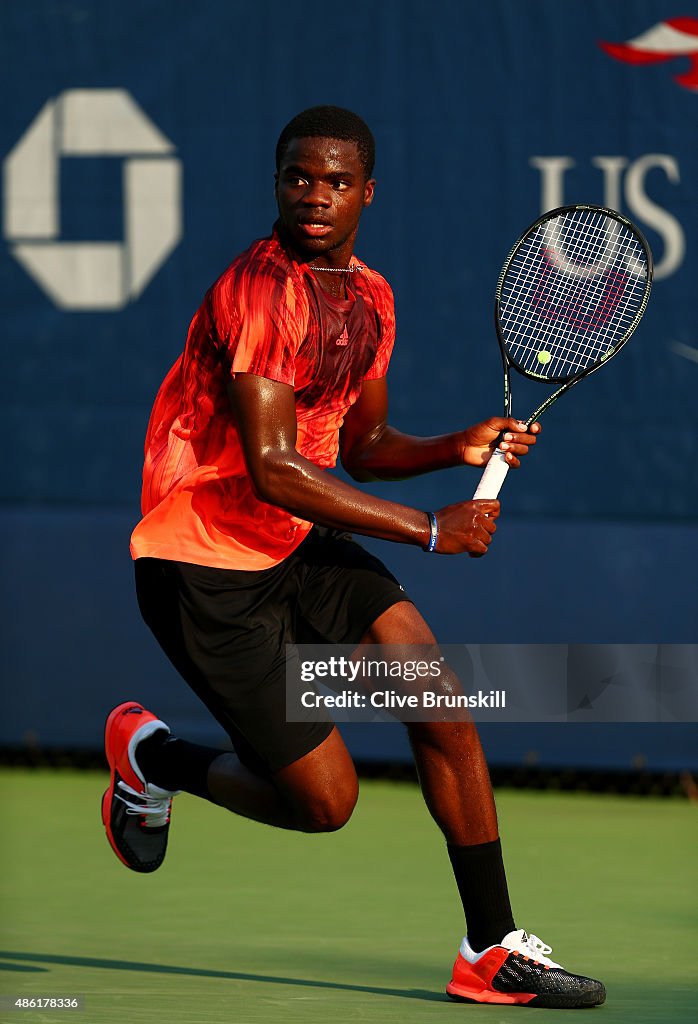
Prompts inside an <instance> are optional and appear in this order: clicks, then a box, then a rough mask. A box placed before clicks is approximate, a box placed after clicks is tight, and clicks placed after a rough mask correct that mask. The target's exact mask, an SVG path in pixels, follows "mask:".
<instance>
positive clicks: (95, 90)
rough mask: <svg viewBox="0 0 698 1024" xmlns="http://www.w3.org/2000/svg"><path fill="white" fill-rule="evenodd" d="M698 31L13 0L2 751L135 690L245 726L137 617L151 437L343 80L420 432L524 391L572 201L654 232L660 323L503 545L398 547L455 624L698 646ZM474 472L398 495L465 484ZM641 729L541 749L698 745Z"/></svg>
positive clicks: (469, 637) (602, 21) (9, 28)
mask: <svg viewBox="0 0 698 1024" xmlns="http://www.w3.org/2000/svg"><path fill="white" fill-rule="evenodd" d="M689 6H690V5H689ZM679 15H681V17H679ZM604 44H623V45H616V46H615V47H613V46H610V47H606V46H604ZM697 54H698V10H693V12H691V11H690V10H689V11H687V10H686V7H685V5H684V7H683V8H682V10H680V11H677V10H676V9H675V7H674V6H672V4H671V3H670V2H669V0H666V2H664V0H662V2H660V0H628V2H626V3H623V4H607V3H603V2H600V0H594V2H591V0H566V2H565V3H559V2H558V0H538V2H536V3H521V2H519V0H490V2H489V3H487V4H482V3H479V2H476V0H435V2H434V3H432V4H430V5H428V6H425V5H423V4H421V3H417V2H416V0H381V2H379V3H375V2H368V0H356V2H355V3H353V4H352V5H351V9H350V10H349V11H348V12H347V11H346V10H342V11H341V12H340V11H338V10H337V11H335V10H334V9H333V8H332V6H331V5H330V6H329V7H328V6H323V7H321V8H318V9H317V10H315V11H314V13H313V16H312V18H311V17H310V16H308V15H306V14H301V13H299V11H298V10H297V9H295V8H292V7H289V6H288V5H287V4H284V3H282V2H280V0H278V2H277V0H260V2H258V3H256V4H248V3H244V2H238V0H227V2H222V0H220V2H219V0H202V2H201V3H198V4H196V5H194V4H186V3H173V2H171V0H150V2H148V0H146V2H145V3H143V2H140V0H139V2H132V0H123V2H122V3H120V4H118V5H107V4H101V3H85V2H84V0H76V2H70V0H63V2H56V0H53V2H49V0H44V2H42V0H30V2H28V3H25V4H4V5H2V7H0V55H1V56H2V60H0V86H1V89H2V95H3V98H4V102H3V114H2V121H1V123H0V155H1V157H2V160H3V184H2V203H3V210H2V215H3V241H2V245H1V246H0V296H1V301H2V308H3V313H4V317H3V320H4V327H3V335H2V346H3V355H4V359H3V370H4V372H3V374H2V378H1V380H0V389H1V393H2V402H3V412H4V421H5V436H6V439H7V440H6V444H5V446H4V458H3V473H2V475H1V477H0V523H1V526H2V530H1V537H2V545H3V563H4V572H3V575H2V595H1V598H2V609H3V617H2V621H3V625H4V628H5V637H4V641H3V646H4V652H5V657H4V658H3V662H4V668H3V673H4V675H5V676H6V682H7V687H6V689H7V697H6V700H5V709H6V714H5V716H3V722H2V725H1V726H0V742H2V743H23V742H26V741H27V740H32V739H38V741H39V742H43V743H64V744H78V745H83V746H95V745H96V744H97V743H98V742H99V734H100V730H101V722H102V717H103V713H104V712H105V710H106V709H108V707H109V705H110V703H111V702H113V701H116V700H119V699H122V698H124V697H128V696H131V695H134V694H135V695H137V696H139V697H141V698H143V699H145V700H153V701H155V702H156V703H157V706H158V710H159V711H160V713H162V714H163V716H167V715H169V716H170V717H171V718H173V720H174V723H175V725H176V726H177V727H178V728H182V729H184V730H189V731H190V732H192V734H194V733H195V734H196V735H198V736H199V738H204V737H208V738H214V737H217V736H218V732H217V730H216V728H215V726H213V727H212V726H211V724H210V722H209V721H208V719H207V718H206V717H205V716H204V715H202V714H201V713H200V712H199V710H198V708H197V707H196V704H195V703H194V701H193V698H190V697H189V695H188V694H187V692H186V691H185V689H184V687H183V685H182V684H180V683H179V682H178V680H177V679H176V677H175V676H174V674H173V673H172V672H171V671H170V669H169V668H168V667H167V665H166V664H165V662H164V659H163V658H162V657H161V656H160V654H159V652H158V650H157V649H156V648H155V646H154V643H153V642H151V640H150V638H149V636H148V634H147V632H146V630H145V627H143V626H142V625H141V623H140V621H139V619H138V615H137V611H136V608H135V601H134V598H133V595H132V585H131V566H130V563H129V556H128V537H129V533H130V529H131V527H132V525H133V523H134V522H135V521H136V519H137V516H138V500H139V482H140V481H139V476H140V464H141V457H142V442H143V435H144V431H145V427H146V423H147V417H148V414H149V410H150V406H151V403H152V399H153V396H154V393H155V391H156V389H157V387H158V384H159V382H160V380H161V378H162V377H163V375H164V373H165V372H166V371H167V369H168V368H169V366H170V364H171V363H172V362H173V361H174V359H175V358H176V356H177V355H178V353H179V351H180V350H181V346H182V344H183V340H184V336H185V332H186V327H187V324H188V321H189V318H190V317H191V315H192V314H193V312H194V310H195V309H196V306H197V304H198V302H199V300H200V298H201V296H202V294H203V292H204V291H205V289H206V287H207V286H208V284H209V283H210V282H211V281H212V280H213V278H214V277H215V276H217V274H218V273H219V272H220V271H221V270H222V269H223V268H224V267H225V266H226V264H227V263H228V262H229V261H230V259H231V258H232V257H233V256H234V255H236V253H237V252H238V251H240V250H241V249H242V248H244V247H246V246H247V245H248V244H249V242H250V241H251V240H252V239H253V238H255V237H259V236H261V235H264V234H266V233H268V230H269V228H270V226H271V223H272V221H273V219H274V215H275V210H274V201H273V150H274V144H275V141H276V137H277V135H278V133H279V131H280V129H281V128H282V127H283V125H284V124H285V123H286V121H287V120H288V119H289V118H290V117H291V116H293V114H295V113H296V112H297V111H298V110H300V109H302V108H304V107H306V106H310V105H313V104H316V103H326V102H330V103H337V104H340V105H344V106H349V107H351V108H353V109H355V110H356V111H357V112H359V113H360V114H362V115H363V116H364V117H365V118H366V120H367V121H368V122H369V123H370V125H371V127H372V128H373V130H374V133H375V135H376V139H377V145H378V163H377V167H376V177H377V179H378V189H377V197H376V201H375V203H374V205H373V207H372V208H371V209H370V210H369V211H368V212H367V214H366V216H365V218H364V222H363V225H362V230H361V235H360V245H359V247H358V252H359V254H360V256H361V257H362V258H363V259H365V260H366V261H367V262H368V263H369V264H370V265H372V266H374V267H376V268H377V269H379V270H380V271H381V272H383V273H384V274H385V275H386V277H387V278H388V279H389V280H390V281H391V283H392V285H393V287H394V291H395V295H396V302H397V312H398V345H397V348H396V353H395V357H394V361H393V365H392V367H391V373H390V387H391V401H392V417H393V421H394V422H395V424H396V425H397V426H399V427H401V428H403V429H405V430H408V431H411V432H415V433H420V432H422V433H437V432H441V431H444V430H448V429H452V428H455V427H458V426H460V425H462V424H465V423H467V422H473V421H475V420H476V419H479V418H482V417H484V416H487V415H491V414H493V413H498V412H499V408H500V402H501V385H500V381H501V372H500V368H499V356H498V352H497V347H496V344H495V341H494V336H493V328H492V324H491V316H492V314H491V306H492V295H493V290H494V284H495V281H496V277H497V274H498V271H499V268H500V266H501V262H502V260H503V258H504V256H505V254H506V252H507V251H508V248H509V246H510V245H511V243H512V242H513V241H514V239H515V238H516V236H517V235H518V234H519V233H520V231H521V230H522V229H523V227H524V226H525V225H526V224H527V223H529V222H530V221H532V220H533V219H535V217H536V216H537V215H538V214H539V213H540V212H541V211H542V210H543V209H548V208H551V207H553V206H556V205H560V204H561V203H563V202H573V201H590V202H601V203H606V204H608V205H611V206H614V207H616V208H618V209H621V210H622V211H624V212H625V213H627V214H629V215H630V216H631V217H632V218H634V219H635V220H636V221H637V222H638V223H639V225H640V226H641V228H642V229H643V230H644V231H645V232H646V234H647V237H648V239H649V241H650V244H651V246H652V248H653V250H654V253H655V262H656V283H655V287H654V293H653V295H652V299H651V302H650V306H649V309H648V312H647V314H646V317H645V320H644V321H643V323H642V325H641V327H640V329H639V330H638V332H637V335H636V337H635V338H634V339H633V340H632V342H631V344H630V345H629V346H628V348H627V350H626V351H625V352H624V353H623V355H622V356H621V357H619V359H618V360H617V361H615V362H614V363H612V364H610V365H609V367H608V368H607V369H606V370H604V372H603V373H602V374H599V375H598V376H597V377H594V378H592V379H591V380H590V381H589V382H588V386H587V385H586V384H585V385H583V386H582V387H580V388H579V389H578V390H577V392H576V393H575V392H573V393H572V394H571V395H570V396H569V397H568V398H567V399H565V401H564V402H561V403H560V404H559V406H557V407H556V408H555V409H554V410H553V411H552V412H551V413H550V415H549V417H548V419H547V421H546V422H545V434H544V438H543V439H542V441H541V444H540V448H539V450H538V451H537V452H536V454H535V456H534V457H532V458H530V459H529V460H528V464H527V465H526V466H525V468H524V469H522V470H521V472H520V473H519V474H517V475H516V477H515V478H513V477H512V478H511V479H510V480H508V481H507V485H506V491H505V493H504V494H503V496H502V497H503V518H502V521H501V527H500V530H499V532H498V535H497V540H496V544H495V546H494V547H493V549H492V550H491V552H490V553H489V554H488V556H487V558H486V559H483V560H480V561H472V560H469V559H427V558H426V556H424V555H423V554H422V553H421V552H416V551H413V550H407V549H402V548H400V547H398V546H396V545H382V544H376V545H375V547H376V550H378V551H379V552H380V554H381V555H382V556H383V557H384V558H385V559H386V561H387V562H388V563H389V564H390V565H391V567H392V568H393V569H394V571H396V573H397V574H398V575H399V576H400V577H401V579H402V580H403V582H404V583H405V585H406V587H407V588H408V590H409V591H410V592H411V593H412V594H413V596H414V597H415V598H416V600H417V602H418V604H419V605H420V607H421V608H422V610H423V611H424V613H425V615H426V617H427V619H428V620H429V621H430V622H431V624H432V625H433V627H434V629H435V632H436V633H437V634H438V635H439V637H440V638H441V639H443V640H444V641H448V642H452V643H458V642H469V643H474V642H477V643H494V642H507V641H509V642H517V643H524V642H538V643H546V642H551V643H552V642H555V643H560V642H575V643H585V642H596V643H601V642H609V643H615V642H624V643H633V642H638V643H639V642H643V643H647V642H658V643H691V642H694V641H695V640H696V627H695V624H696V622H697V621H698V588H696V583H695V566H696V554H697V552H698V544H697V542H696V538H697V536H698V531H697V530H696V499H697V497H698V495H697V493H696V492H697V487H696V473H695V462H696V429H695V399H694V392H695V385H696V378H697V376H698V335H697V334H696V318H695V314H694V305H695V302H694V299H695V290H696V284H697V283H698V273H697V271H698V256H697V254H696V237H697V228H698V204H697V203H696V183H697V181H698V149H697V147H696V122H697V120H698V117H697V115H698V75H697V74H696V72H695V70H694V68H695V65H696V61H697V60H698V57H697ZM517 397H518V398H520V402H521V411H522V412H525V411H527V409H528V407H529V406H530V405H531V404H532V402H533V401H534V399H533V398H532V396H531V393H530V391H527V386H523V387H517V388H516V391H515V398H517ZM537 400H538V399H537V398H536V399H535V401H537ZM473 484H474V479H473V474H472V472H468V471H466V470H463V471H450V472H448V473H443V474H438V475H434V476H432V477H429V478H421V479H418V480H416V481H412V482H406V483H402V484H399V485H391V486H390V487H389V488H388V487H381V488H378V490H379V491H380V493H384V494H385V495H391V496H394V497H395V498H396V499H397V500H399V501H402V502H406V503H411V504H414V505H416V506H418V507H421V508H435V507H439V506H441V505H444V504H446V503H448V502H450V501H454V500H457V499H458V498H460V497H462V496H463V495H470V494H471V493H472V489H473ZM529 728H530V727H528V726H522V727H521V730H522V732H521V733H519V734H518V740H516V739H513V738H512V734H507V736H506V737H505V736H504V734H503V733H502V732H501V730H500V731H499V732H498V731H497V729H496V728H494V729H492V728H490V729H489V730H488V733H487V737H486V738H487V743H488V746H489V748H490V752H491V756H492V757H493V759H494V760H497V759H500V760H501V759H507V758H511V757H512V756H513V757H514V758H517V757H519V755H520V756H522V757H523V756H524V753H525V749H526V748H527V744H528V737H527V734H525V733H524V732H523V730H526V729H529ZM623 728H624V729H625V731H624V732H623V736H624V737H626V738H627V739H628V744H629V746H628V747H627V749H626V746H625V745H623V743H624V742H625V741H623V743H621V742H620V740H619V732H618V729H617V728H616V729H610V728H605V731H604V730H602V733H601V734H600V735H601V737H602V738H601V739H595V740H594V742H593V743H592V744H590V743H589V742H588V735H587V736H586V737H584V736H580V738H579V739H578V740H576V739H575V740H574V741H573V733H572V732H571V731H570V732H567V733H565V727H559V728H558V729H557V730H556V731H555V732H554V734H553V733H551V732H550V731H548V733H547V736H548V737H549V738H548V739H545V738H544V739H543V740H541V742H540V743H538V749H539V755H540V756H539V761H542V762H543V763H544V762H545V761H546V758H547V759H548V760H549V761H551V762H554V761H557V762H561V761H563V760H565V758H567V759H568V760H569V759H570V758H571V759H572V760H573V761H575V762H576V763H583V762H585V761H588V759H589V757H590V756H591V755H590V754H589V750H590V749H591V748H593V749H594V759H595V761H596V763H600V762H603V763H608V764H611V763H614V764H618V763H622V764H623V765H628V764H630V763H631V762H632V758H633V757H634V756H636V755H637V754H638V752H640V753H642V751H648V750H649V749H650V747H651V749H652V755H651V761H652V763H653V764H656V765H662V764H669V763H670V762H671V763H672V764H673V765H674V766H675V767H676V766H681V765H683V766H688V764H689V762H690V761H691V756H693V762H694V763H695V760H696V758H695V737H694V735H693V734H692V733H690V732H687V731H685V730H684V731H683V732H682V733H681V736H682V737H683V739H682V741H681V742H682V743H683V746H681V745H680V744H679V743H678V741H677V736H678V735H679V733H678V732H677V731H676V730H677V729H682V728H683V727H681V726H675V727H671V729H669V727H661V728H659V727H657V728H655V729H654V730H653V731H652V732H651V734H650V733H647V732H645V733H643V734H642V735H643V736H644V737H645V738H644V739H642V738H641V737H640V734H638V733H637V732H632V730H630V727H629V726H625V727H623ZM561 731H562V733H561ZM561 734H564V736H565V739H564V741H563V742H560V736H561ZM529 735H530V734H529ZM553 735H554V737H555V738H553V739H551V738H550V737H553ZM576 735H577V734H576V733H574V736H576ZM356 742H357V743H359V741H358V740H357V741H356ZM360 744H361V750H362V752H363V753H364V754H365V753H366V752H367V750H368V749H369V748H372V747H375V746H376V745H377V744H376V743H375V741H374V740H372V738H371V737H370V736H369V737H368V739H366V740H364V739H361V740H360ZM366 744H368V746H366ZM380 746H381V747H382V748H383V749H386V748H385V743H384V741H383V739H382V738H381V740H380ZM519 747H520V748H521V750H520V751H519ZM390 749H393V748H392V747H391V748H390ZM394 749H395V750H396V751H402V752H403V753H404V749H405V748H404V745H403V744H402V740H401V739H396V741H395V748H394ZM677 750H678V751H681V752H680V753H679V754H678V755H677ZM512 751H519V752H518V753H515V754H512ZM691 751H693V755H691V753H690V752H691ZM672 759H673V760H672Z"/></svg>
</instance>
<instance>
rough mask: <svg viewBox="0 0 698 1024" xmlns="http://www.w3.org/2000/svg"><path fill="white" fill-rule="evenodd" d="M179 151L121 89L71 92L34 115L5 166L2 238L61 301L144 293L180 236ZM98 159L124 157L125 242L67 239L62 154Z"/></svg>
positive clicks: (94, 302)
mask: <svg viewBox="0 0 698 1024" xmlns="http://www.w3.org/2000/svg"><path fill="white" fill-rule="evenodd" d="M174 153H175V148H174V146H173V145H172V143H171V142H170V141H169V139H167V138H166V137H165V136H164V135H163V134H162V132H160V131H159V130H158V129H157V128H156V127H155V125H154V124H153V123H152V121H151V120H150V119H149V118H148V117H147V115H146V114H145V113H144V112H143V111H142V110H141V108H140V107H139V106H138V104H137V103H136V102H135V101H134V100H133V98H132V96H131V95H130V94H129V93H128V92H126V91H125V90H123V89H69V90H67V91H65V92H63V93H61V94H60V96H58V97H56V98H55V99H51V100H49V101H48V102H47V103H46V105H45V106H44V107H43V109H42V110H41V111H40V112H39V114H38V115H37V116H36V118H35V119H34V120H33V121H32V123H31V124H30V125H29V127H28V128H27V130H26V132H25V133H24V135H23V136H22V137H21V139H20V140H19V142H18V143H17V144H16V146H15V147H14V149H13V150H12V151H11V152H10V154H9V155H8V156H7V158H6V159H5V163H4V168H3V171H4V190H3V203H4V235H5V238H6V239H7V240H8V242H9V243H10V245H9V249H10V252H11V254H12V255H13V256H14V258H15V259H16V260H17V262H18V263H20V264H21V266H22V267H24V269H25V270H26V271H27V273H28V274H29V275H30V276H31V277H32V278H33V279H34V280H35V281H36V283H37V284H38V285H39V286H40V287H41V288H42V289H43V291H44V292H45V293H46V295H48V296H49V298H50V299H52V301H53V302H54V303H55V304H56V306H58V307H59V308H61V309H75V310H117V309H122V308H123V307H124V306H125V305H126V304H127V303H129V302H132V301H133V300H134V299H137V298H138V297H139V296H140V294H141V293H142V291H143V289H144V288H145V286H146V285H147V284H148V282H149V281H150V280H151V278H152V277H153V276H154V274H155V273H156V272H157V270H158V269H159V267H161V266H162V264H163V263H164V261H165V260H166V259H167V257H168V256H169V255H170V253H171V252H172V250H173V249H174V248H175V246H176V245H177V243H178V242H179V240H180V238H181V234H182V201H181V162H180V161H179V160H178V159H177V157H176V156H174V155H173V154H174ZM96 156H100V157H103V156H109V157H122V158H123V160H122V165H121V177H122V183H123V241H116V242H115V241H108V242H106V241H105V242H99V241H89V242H72V241H66V240H61V225H60V208H61V203H60V166H61V159H62V158H65V157H96Z"/></svg>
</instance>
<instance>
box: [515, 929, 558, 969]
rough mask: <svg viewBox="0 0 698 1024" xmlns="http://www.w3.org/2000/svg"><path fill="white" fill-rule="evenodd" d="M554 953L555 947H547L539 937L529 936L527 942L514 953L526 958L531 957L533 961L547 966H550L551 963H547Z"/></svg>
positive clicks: (521, 944) (522, 943) (520, 945)
mask: <svg viewBox="0 0 698 1024" xmlns="http://www.w3.org/2000/svg"><path fill="white" fill-rule="evenodd" d="M552 951H553V947H552V946H547V945H546V944H545V942H543V940H542V939H539V938H538V936H537V935H528V936H527V938H526V941H525V942H521V943H520V944H519V945H518V946H517V947H516V949H515V950H514V951H513V952H515V953H523V955H524V956H530V957H531V958H532V959H533V960H538V961H539V962H540V963H543V964H544V965H545V966H549V964H550V961H548V964H546V963H545V962H546V960H547V959H548V957H549V956H550V954H551V953H552Z"/></svg>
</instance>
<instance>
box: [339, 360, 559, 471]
mask: <svg viewBox="0 0 698 1024" xmlns="http://www.w3.org/2000/svg"><path fill="white" fill-rule="evenodd" d="M539 431H540V425H539V424H537V423H535V424H533V425H532V426H531V428H530V430H527V429H526V426H525V424H523V423H520V422H519V421H518V420H515V419H511V418H505V417H503V416H493V417H492V418H491V419H489V420H485V422H483V423H477V424H475V425H474V426H472V427H468V428H467V429H466V430H459V431H456V432H455V433H452V434H442V435H440V436H438V437H413V436H412V435H410V434H403V433H401V431H399V430H396V429H395V428H394V427H391V426H390V424H389V423H388V388H387V383H386V379H385V377H381V378H379V379H378V380H367V381H364V384H363V387H362V389H361V394H360V396H359V398H358V400H357V401H356V402H355V403H354V405H353V406H352V407H351V409H350V410H349V412H348V413H347V415H346V418H345V420H344V425H343V427H342V432H341V435H340V454H341V459H342V465H343V466H344V468H345V469H346V471H347V472H348V473H349V474H350V475H351V476H352V477H353V478H354V479H355V480H400V479H404V478H405V477H410V476H417V475H419V474H420V473H430V472H433V471H434V470H438V469H449V468H450V467H451V466H462V465H468V466H483V465H484V464H485V463H486V462H487V461H488V460H489V458H490V456H491V455H492V452H493V451H494V449H495V448H496V446H497V442H498V440H499V438H500V437H501V445H500V447H501V448H502V449H503V450H504V451H505V452H506V456H507V461H508V462H509V464H510V465H511V466H518V465H519V459H520V458H521V456H522V455H525V454H526V453H527V452H528V449H529V448H530V446H531V445H533V444H535V443H536V434H537V433H538V432H539Z"/></svg>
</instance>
